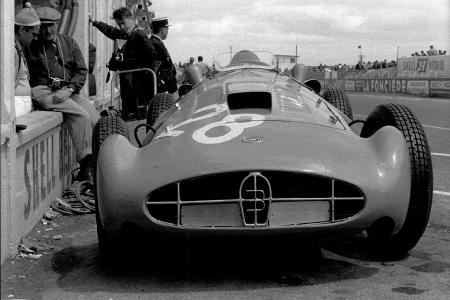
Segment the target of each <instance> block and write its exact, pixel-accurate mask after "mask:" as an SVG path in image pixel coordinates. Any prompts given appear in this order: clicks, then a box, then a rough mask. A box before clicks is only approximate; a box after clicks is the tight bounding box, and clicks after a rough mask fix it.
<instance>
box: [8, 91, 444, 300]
mask: <svg viewBox="0 0 450 300" xmlns="http://www.w3.org/2000/svg"><path fill="white" fill-rule="evenodd" d="M349 96H350V100H351V102H352V106H353V112H354V116H355V119H356V118H364V117H365V116H366V115H367V114H369V113H370V111H371V110H372V109H373V107H375V106H376V105H378V104H381V103H388V102H395V103H402V104H406V105H408V106H409V107H410V108H411V109H412V111H413V112H414V113H415V114H416V115H417V117H418V118H419V119H420V121H421V122H422V124H423V125H424V128H425V132H426V134H427V137H428V141H429V143H430V146H431V151H432V153H433V155H432V159H433V167H434V203H433V208H432V214H431V218H430V222H429V226H428V228H427V230H426V232H425V234H424V236H423V237H422V239H421V240H420V241H419V243H418V244H417V246H416V247H415V248H414V249H413V250H412V251H410V255H409V256H408V257H405V258H401V259H396V260H391V259H388V258H379V257H377V256H376V255H374V253H373V251H371V250H372V249H367V247H365V244H364V236H362V235H360V236H356V237H354V238H351V239H345V240H343V239H340V240H330V241H328V242H325V243H324V244H323V245H322V250H321V252H322V256H321V255H320V252H319V251H320V250H318V249H317V248H316V249H309V250H307V249H308V243H307V242H305V243H304V245H300V247H298V248H296V252H294V253H293V252H290V253H289V252H288V253H286V252H283V251H280V250H279V249H278V250H277V246H278V245H265V246H264V247H261V248H256V249H255V248H254V247H253V248H252V247H249V248H245V247H244V248H239V247H238V246H236V247H234V248H236V249H237V252H236V253H234V252H233V253H230V252H224V251H222V250H221V249H220V248H219V249H218V248H217V247H216V248H215V247H214V246H216V245H211V244H209V245H200V247H198V246H195V245H194V246H192V247H187V248H183V247H175V248H174V249H173V250H174V251H169V252H168V253H162V254H161V255H160V256H158V257H150V255H149V254H148V253H146V252H144V251H143V250H142V249H137V250H136V253H135V255H133V256H134V257H135V258H136V260H137V261H138V263H137V264H134V265H132V266H130V267H128V268H125V269H121V270H116V269H114V268H111V266H105V265H103V264H101V263H100V260H99V258H98V248H97V236H96V231H95V218H94V216H93V215H88V216H82V217H61V218H59V219H57V220H56V223H57V224H58V226H53V227H52V226H44V225H42V224H38V225H37V226H36V228H34V229H33V231H32V233H31V234H30V237H31V238H35V239H38V240H41V241H44V242H46V243H49V244H51V245H53V247H54V249H51V250H48V251H46V253H47V254H45V255H44V256H43V257H41V258H40V259H38V260H30V259H25V258H15V259H11V260H8V261H6V262H5V263H4V265H3V266H2V270H1V280H2V291H1V295H2V299H14V298H28V299H31V298H32V299H40V298H42V299H150V298H151V299H211V298H213V299H230V298H232V299H236V298H237V299H367V298H369V299H448V297H449V295H450V251H449V250H450V179H449V178H450V99H428V98H419V97H404V96H395V97H393V96H382V95H381V96H380V95H364V94H350V95H349ZM50 228H51V229H50ZM57 234H62V236H63V238H62V239H61V240H57V241H54V240H52V238H51V237H52V236H54V235H57ZM233 246H234V245H233ZM123 259H124V260H125V259H130V257H124V258H123ZM149 259H151V260H152V263H144V261H146V260H147V261H148V260H149Z"/></svg>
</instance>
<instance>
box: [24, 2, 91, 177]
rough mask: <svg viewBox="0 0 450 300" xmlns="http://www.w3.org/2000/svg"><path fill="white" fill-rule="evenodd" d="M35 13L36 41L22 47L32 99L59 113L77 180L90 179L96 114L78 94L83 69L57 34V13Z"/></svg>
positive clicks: (71, 44)
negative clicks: (75, 164) (73, 154)
mask: <svg viewBox="0 0 450 300" xmlns="http://www.w3.org/2000/svg"><path fill="white" fill-rule="evenodd" d="M36 13H37V15H38V16H39V18H40V21H41V27H40V30H39V36H38V39H37V40H34V41H32V42H31V44H30V45H29V46H28V47H25V48H24V53H25V57H26V60H27V63H28V66H29V70H30V85H31V88H32V89H31V93H32V97H33V98H34V99H35V100H36V101H37V104H38V106H39V108H41V109H44V110H51V111H58V112H62V113H63V117H64V122H65V123H66V124H67V126H68V128H69V131H70V134H71V136H72V140H73V145H74V148H75V152H76V158H77V161H78V162H79V164H80V172H79V176H78V178H77V180H80V181H82V180H90V179H91V175H92V174H91V157H92V155H91V154H92V149H91V148H92V146H91V143H92V131H93V128H94V126H95V124H96V123H97V121H98V119H99V114H98V112H97V111H96V110H95V107H94V106H93V105H92V104H91V103H90V102H89V99H87V98H85V97H83V96H81V95H80V90H81V89H82V88H83V86H84V84H85V82H86V75H87V67H86V64H85V62H84V59H83V56H82V54H81V51H80V48H79V47H78V45H77V43H76V42H75V40H73V39H72V38H71V37H69V36H66V35H63V34H57V28H58V26H57V22H58V20H59V19H60V18H61V14H60V13H59V12H58V11H57V10H56V9H54V8H50V7H40V8H38V9H36Z"/></svg>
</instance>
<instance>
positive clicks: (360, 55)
mask: <svg viewBox="0 0 450 300" xmlns="http://www.w3.org/2000/svg"><path fill="white" fill-rule="evenodd" d="M358 48H359V62H360V63H361V65H362V50H361V48H362V47H361V45H359V47H358Z"/></svg>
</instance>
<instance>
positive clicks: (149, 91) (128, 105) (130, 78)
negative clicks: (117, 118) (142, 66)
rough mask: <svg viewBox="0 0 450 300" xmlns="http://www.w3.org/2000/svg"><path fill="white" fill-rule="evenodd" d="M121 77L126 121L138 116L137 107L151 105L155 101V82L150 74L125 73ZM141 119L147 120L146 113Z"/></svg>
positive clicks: (121, 94) (121, 95)
mask: <svg viewBox="0 0 450 300" xmlns="http://www.w3.org/2000/svg"><path fill="white" fill-rule="evenodd" d="M119 77H120V98H121V99H122V109H123V112H124V117H125V119H128V116H129V115H130V114H132V113H134V114H136V113H138V111H137V106H138V105H140V106H144V105H150V104H151V101H152V99H153V80H152V76H151V75H150V74H148V72H145V71H141V72H134V73H123V74H120V75H119ZM139 113H140V112H139ZM140 117H141V119H142V118H145V112H144V115H143V116H140Z"/></svg>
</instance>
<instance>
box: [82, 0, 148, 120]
mask: <svg viewBox="0 0 450 300" xmlns="http://www.w3.org/2000/svg"><path fill="white" fill-rule="evenodd" d="M113 19H114V20H115V21H116V24H117V27H118V28H116V27H114V26H111V25H108V24H106V23H104V22H101V21H96V20H92V18H90V17H89V22H91V23H92V26H94V27H96V28H97V29H98V30H99V31H100V32H101V33H103V34H104V35H105V36H107V37H108V38H110V39H112V40H123V41H126V42H125V45H124V46H122V48H121V49H120V51H119V52H116V53H114V54H113V57H112V58H111V60H110V61H109V69H110V70H112V71H126V70H133V69H142V68H149V69H154V68H155V66H154V60H155V56H156V51H155V48H154V47H153V44H152V43H151V42H150V39H149V38H148V37H147V35H146V33H145V31H144V30H141V29H140V28H139V27H138V26H137V22H136V19H135V17H134V16H133V15H132V14H131V11H130V10H129V9H128V8H126V7H121V8H118V9H116V10H115V11H114V12H113ZM152 82H153V77H152V75H151V74H150V73H149V72H147V71H139V72H133V73H122V74H120V97H121V99H122V109H123V117H124V119H125V120H129V119H131V118H133V117H136V118H137V119H144V118H145V113H146V112H145V111H140V110H138V109H137V105H139V106H146V105H150V104H151V101H152V98H153V93H154V91H153V85H152Z"/></svg>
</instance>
